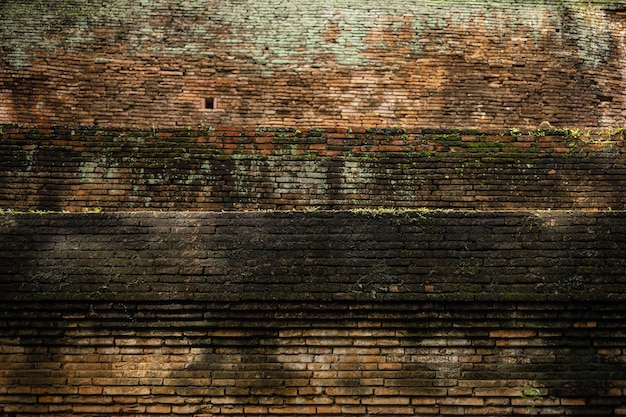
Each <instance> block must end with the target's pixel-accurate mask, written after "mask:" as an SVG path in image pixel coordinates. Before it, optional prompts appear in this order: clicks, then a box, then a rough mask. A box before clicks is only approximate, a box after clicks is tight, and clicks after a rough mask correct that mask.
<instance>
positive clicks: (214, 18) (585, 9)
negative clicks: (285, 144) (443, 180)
mask: <svg viewBox="0 0 626 417" xmlns="http://www.w3.org/2000/svg"><path fill="white" fill-rule="evenodd" d="M625 9H626V4H625V3H624V2H622V1H584V0H553V1H547V2H545V1H531V0H524V1H503V0H496V1H491V0H489V1H486V0H473V1H442V0H424V1H408V2H407V1H401V0H371V1H367V2H359V1H346V0H341V1H334V2H328V1H322V0H314V1H306V2H300V1H289V0H264V1H253V0H235V1H228V2H225V1H218V0H190V1H184V2H180V1H172V0H151V1H139V0H135V1H130V2H129V1H120V0H105V1H100V2H88V3H86V2H82V1H77V0H62V1H55V2H47V1H42V0H35V1H33V0H12V1H4V2H3V3H2V7H1V8H0V19H1V21H2V23H3V24H2V27H1V28H0V51H1V52H2V53H1V54H0V62H1V65H2V68H3V71H2V72H0V118H1V119H2V120H4V122H6V123H26V124H32V123H37V124H56V123H60V124H73V125H97V126H119V125H124V126H132V127H150V126H153V125H154V126H166V127H172V126H195V125H198V124H200V123H204V124H208V125H226V126H241V125H252V126H255V125H268V126H288V127H294V126H298V127H300V128H303V127H334V126H352V127H354V126H366V127H372V126H382V127H388V126H394V125H399V126H403V127H407V126H423V127H437V128H439V127H463V128H468V127H474V128H476V127H480V128H485V127H510V126H517V127H536V126H538V125H539V124H540V123H542V122H544V121H547V122H550V123H552V124H553V125H554V126H558V127H568V126H576V127H605V126H613V125H620V124H623V123H624V122H625V119H626V113H625V110H626V101H625V96H624V91H626V85H625V84H626V83H625V80H624V74H625V70H626V55H625V52H624V46H623V45H624V44H626V43H625V39H624V36H625V33H626V30H625V24H626V18H625V16H626V15H625V13H624V10H625ZM204 99H213V100H214V102H213V104H212V105H210V106H209V107H214V108H213V109H204V104H203V103H204V102H203V100H204ZM209 101H210V100H209Z"/></svg>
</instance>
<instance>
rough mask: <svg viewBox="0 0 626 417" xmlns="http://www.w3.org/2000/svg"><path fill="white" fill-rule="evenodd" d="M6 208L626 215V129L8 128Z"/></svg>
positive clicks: (1, 168) (0, 195)
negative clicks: (587, 211)
mask: <svg viewBox="0 0 626 417" xmlns="http://www.w3.org/2000/svg"><path fill="white" fill-rule="evenodd" d="M0 152H1V153H2V155H3V157H2V161H1V163H0V208H3V209H13V210H25V211H27V210H33V209H40V210H59V211H60V210H71V211H83V210H94V209H98V208H99V209H102V210H105V211H110V210H241V209H246V210H254V209H294V208H295V209H303V208H323V209H351V208H368V207H369V208H378V207H387V208H453V209H480V210H503V209H507V210H509V209H566V210H571V209H594V210H597V209H603V210H608V209H613V210H622V209H624V208H626V207H625V206H624V204H625V201H624V199H623V191H624V186H625V181H626V175H625V174H626V156H625V152H626V146H625V144H624V136H623V131H622V130H621V129H606V130H594V131H577V130H568V129H563V130H530V131H518V130H515V129H510V130H509V129H506V130H501V131H476V130H464V131H463V130H433V129H401V128H390V129H347V128H342V129H338V128H334V129H330V128H328V129H303V130H296V129H293V128H263V127H259V128H256V129H238V128H219V127H216V128H202V129H201V128H197V129H191V130H189V129H172V130H152V129H147V130H138V131H134V130H129V129H109V130H102V129H96V128H60V127H57V128H50V129H45V128H39V129H37V128H29V127H20V126H17V125H8V126H4V127H3V134H2V135H0Z"/></svg>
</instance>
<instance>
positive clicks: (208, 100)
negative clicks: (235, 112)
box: [201, 97, 217, 110]
mask: <svg viewBox="0 0 626 417" xmlns="http://www.w3.org/2000/svg"><path fill="white" fill-rule="evenodd" d="M201 107H202V110H214V109H216V108H217V99H216V98H215V97H205V98H203V99H202V102H201Z"/></svg>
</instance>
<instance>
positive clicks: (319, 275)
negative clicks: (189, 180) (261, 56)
mask: <svg viewBox="0 0 626 417" xmlns="http://www.w3.org/2000/svg"><path fill="white" fill-rule="evenodd" d="M0 222H1V223H0V224H1V228H0V245H1V248H2V252H1V257H0V262H1V265H2V267H1V268H0V283H1V288H0V294H1V295H0V297H1V298H0V300H1V305H2V309H1V312H0V329H1V331H0V413H3V414H4V415H16V416H17V415H24V416H28V415H44V414H45V415H58V416H61V415H113V414H115V415H144V414H153V415H196V416H200V415H206V416H209V415H221V416H224V415H278V414H280V415H293V416H296V415H298V416H301V415H351V414H354V415H485V416H486V415H526V414H530V413H531V412H537V413H541V415H545V414H548V415H585V416H589V415H606V416H609V415H620V414H624V413H625V412H626V401H625V400H624V392H623V390H624V387H625V386H626V366H625V363H626V357H625V356H624V355H625V352H624V348H623V347H624V343H625V342H626V340H625V337H626V335H625V333H624V320H625V319H626V311H624V308H623V301H622V300H623V298H624V295H625V292H626V286H625V285H626V284H624V283H623V273H624V266H625V265H624V262H625V261H624V257H623V253H624V250H625V249H626V247H625V244H626V240H625V238H624V236H625V233H624V232H625V230H626V216H625V215H624V213H623V212H618V213H616V212H613V213H609V212H604V213H600V212H596V213H590V212H588V213H583V212H553V211H544V212H471V211H452V212H450V211H421V212H420V211H417V212H416V211H412V212H393V211H386V212H385V211H369V212H362V211H361V212H360V211H354V212H343V213H337V212H267V213H262V212H250V213H236V212H230V213H228V212H223V213H206V212H205V213H182V212H169V213H168V212H166V213H158V212H150V213H146V212H143V213H134V214H132V213H74V214H72V213H66V214H41V213H31V214H27V213H23V214H6V213H5V214H3V215H2V216H0ZM529 388H536V389H538V390H539V392H540V395H541V396H542V397H543V399H542V400H537V401H532V400H530V399H525V398H523V397H522V396H521V394H522V393H523V392H524V391H525V390H527V389H529ZM529 406H534V407H535V408H534V409H528V408H527V407H529Z"/></svg>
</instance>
